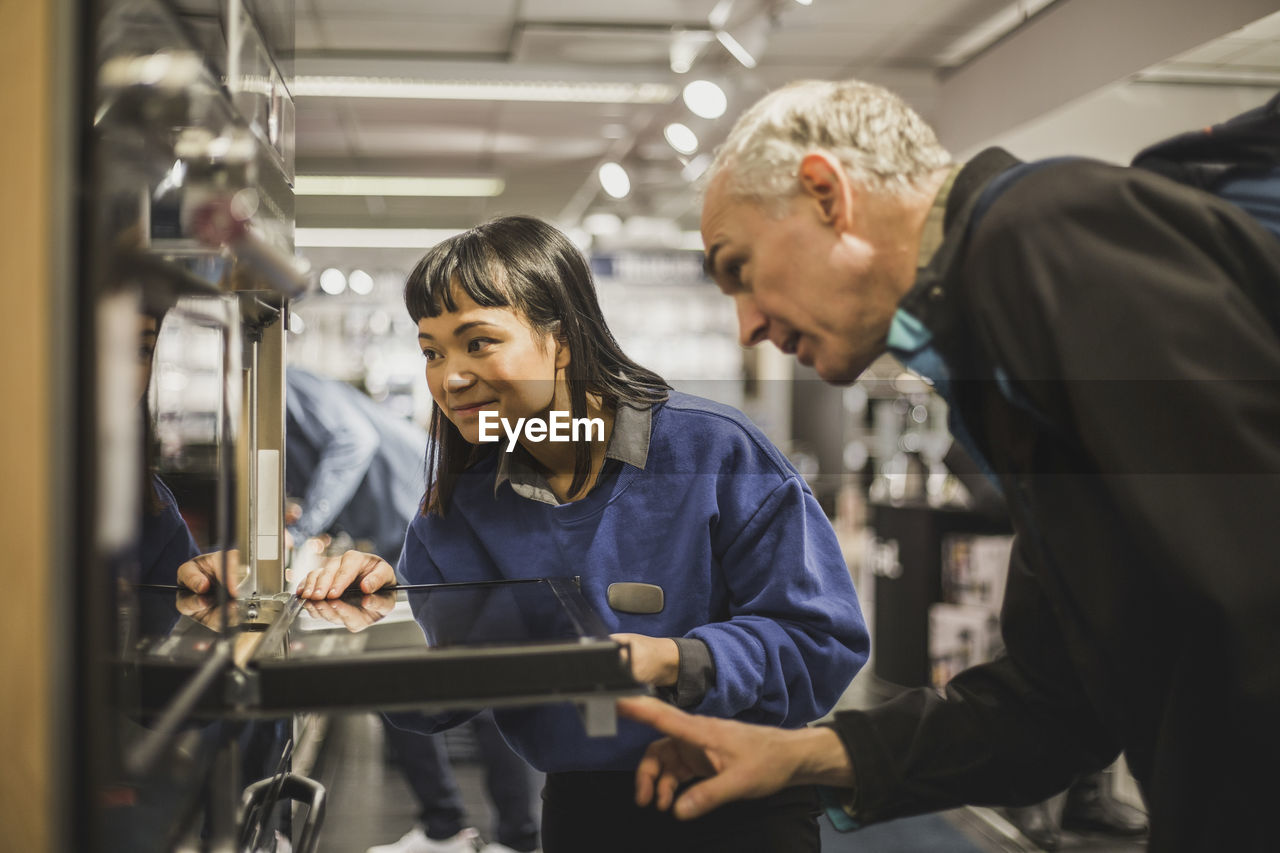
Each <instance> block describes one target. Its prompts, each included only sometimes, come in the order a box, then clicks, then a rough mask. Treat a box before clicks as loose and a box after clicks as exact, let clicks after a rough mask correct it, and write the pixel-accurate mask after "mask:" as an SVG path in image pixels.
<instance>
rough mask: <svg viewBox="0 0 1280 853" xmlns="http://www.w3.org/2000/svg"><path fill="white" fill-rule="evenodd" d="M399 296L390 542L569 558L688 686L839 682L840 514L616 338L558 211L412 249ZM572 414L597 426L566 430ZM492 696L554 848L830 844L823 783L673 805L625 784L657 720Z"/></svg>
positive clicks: (752, 697)
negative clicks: (409, 436)
mask: <svg viewBox="0 0 1280 853" xmlns="http://www.w3.org/2000/svg"><path fill="white" fill-rule="evenodd" d="M405 305H406V307H407V308H408V309H409V313H410V315H411V316H412V317H413V319H414V321H415V323H416V324H417V328H418V342H419V345H420V346H421V347H422V351H423V356H424V360H425V367H426V370H425V373H426V379H427V385H428V387H429V388H430V390H431V395H432V398H433V400H434V402H435V408H434V412H433V415H432V425H433V432H432V436H433V439H434V441H435V451H436V454H437V455H436V456H434V457H433V458H432V460H431V464H430V474H429V479H428V481H427V493H426V497H425V499H424V501H423V510H422V512H421V513H420V514H419V515H418V516H417V517H416V518H414V520H413V523H412V525H411V527H410V530H409V534H408V536H407V537H406V540H405V550H404V553H403V554H402V555H401V557H400V563H399V567H398V573H399V575H400V576H401V577H403V579H404V580H406V581H409V582H415V583H416V582H441V581H500V580H520V579H530V578H539V577H570V576H578V577H579V578H580V583H581V589H582V593H583V596H584V597H585V598H586V599H587V601H588V602H589V603H590V604H591V605H592V606H593V607H594V608H595V610H596V612H597V613H599V614H600V617H601V619H602V620H603V621H604V622H605V624H606V626H607V627H608V629H609V630H610V631H612V632H614V633H613V636H614V637H615V639H617V640H619V641H620V642H622V643H625V644H626V645H627V647H628V649H629V660H630V663H631V668H632V673H633V675H634V677H635V678H636V680H638V681H641V682H644V683H647V684H651V685H653V686H654V687H656V688H658V690H659V692H660V693H662V694H664V695H665V696H667V697H668V698H669V699H670V700H671V701H673V702H674V703H676V704H679V705H681V706H683V707H687V708H691V709H696V710H698V711H700V712H703V713H708V714H714V715H717V716H722V717H736V718H740V719H745V720H752V721H755V722H762V723H768V724H770V725H775V726H783V727H786V728H794V727H796V726H802V725H804V724H806V723H808V722H810V721H812V720H814V719H816V718H818V717H819V716H821V715H822V714H824V713H826V712H827V711H828V710H829V709H830V708H831V707H832V706H833V705H834V704H835V702H836V700H837V699H838V698H839V697H840V695H841V694H842V693H843V691H844V689H845V687H846V686H847V685H848V684H849V682H850V681H851V680H852V678H853V676H854V674H855V673H856V672H857V671H858V669H859V668H860V667H861V666H862V664H863V663H864V662H865V661H866V655H867V647H868V638H867V632H866V626H865V625H864V623H863V621H862V614H861V611H860V610H859V608H858V605H857V601H856V598H855V594H854V589H853V583H852V580H851V578H850V576H849V570H848V567H847V566H846V564H845V561H844V556H843V554H842V553H841V551H840V546H839V543H838V542H837V541H836V537H835V532H834V531H833V530H832V529H831V524H830V522H829V521H828V520H827V518H826V516H825V515H824V514H823V512H822V509H821V507H819V505H818V503H817V501H816V499H815V498H814V496H813V493H812V492H811V491H810V489H809V487H808V485H807V484H806V483H805V481H804V479H803V478H801V477H800V475H799V474H798V473H797V472H796V471H795V469H794V468H793V467H792V466H791V465H790V463H789V462H788V461H787V460H786V458H785V457H784V456H783V455H782V454H781V453H780V452H779V451H778V450H777V448H775V447H774V446H773V445H772V444H770V443H769V441H768V440H767V439H766V438H765V437H764V435H763V434H762V433H761V432H760V431H759V430H758V429H757V428H756V427H755V426H754V425H753V424H752V423H751V422H750V421H749V420H748V419H747V418H746V417H745V416H744V415H743V414H742V413H740V412H738V411H736V410H734V409H731V408H729V407H727V406H722V405H719V404H717V403H713V402H711V401H709V400H704V399H701V398H698V397H694V396H691V395H688V394H681V393H678V392H675V391H671V390H670V389H669V388H668V386H667V385H666V383H665V382H664V381H663V380H662V379H661V377H659V376H657V375H656V374H654V373H652V372H651V371H648V370H646V369H645V368H643V367H641V366H640V365H638V364H636V363H635V362H633V361H632V360H631V359H629V358H628V357H627V356H626V354H625V353H623V352H622V350H621V349H620V348H619V347H618V345H617V343H616V341H615V340H614V338H613V335H612V334H611V333H610V331H609V328H608V326H607V324H606V323H605V321H604V317H603V315H602V313H601V310H600V306H599V303H598V301H597V298H596V292H595V287H594V284H593V282H592V279H591V272H590V268H589V267H588V265H587V262H586V259H585V258H584V257H583V256H582V254H581V253H580V252H579V251H578V249H577V248H576V247H575V246H574V245H573V243H572V242H570V241H569V239H568V238H567V237H566V236H565V235H564V234H563V233H561V232H560V231H558V230H557V229H555V228H554V227H552V226H551V225H549V224H547V223H545V222H542V221H540V220H538V219H534V218H532V217H524V216H510V217H504V218H501V219H496V220H493V221H491V222H488V223H485V224H484V225H480V226H477V227H476V228H473V229H471V230H469V231H467V232H465V233H463V234H461V235H458V236H456V237H453V238H451V239H449V240H446V241H444V242H443V243H440V244H439V245H438V246H436V247H435V248H433V249H432V250H431V251H430V252H428V253H427V255H426V256H425V257H424V258H423V259H422V260H421V261H420V262H419V264H418V266H417V267H416V268H415V269H414V271H413V272H412V273H410V275H409V278H408V280H407V282H406V284H405ZM495 415H496V416H497V417H496V418H494V423H495V425H496V424H497V422H498V420H499V419H503V420H505V422H506V424H507V425H508V428H511V427H512V426H513V425H515V424H516V423H517V422H523V423H538V422H541V423H542V424H543V425H544V426H546V427H551V426H552V425H554V424H555V423H556V422H557V417H558V418H559V422H560V423H561V425H562V426H563V427H564V431H563V433H562V435H561V439H562V440H554V439H550V438H549V440H546V441H540V440H538V439H537V438H535V437H533V436H534V431H533V430H531V429H527V430H525V431H523V432H521V433H520V436H521V438H520V439H519V440H518V441H513V440H510V439H508V440H507V441H503V442H501V443H498V442H492V443H490V442H485V441H484V440H483V437H482V431H483V429H484V428H483V427H482V422H483V421H484V420H486V419H488V418H491V417H493V416H495ZM521 419H523V420H521ZM575 419H576V420H577V422H578V424H579V426H581V425H582V424H583V423H586V424H588V426H586V427H584V428H581V429H578V430H574V431H571V430H570V429H569V423H570V422H571V421H573V420H575ZM593 422H594V424H596V425H597V426H590V424H592V423H593ZM575 432H576V434H575ZM544 437H548V436H547V435H546V434H545V433H544ZM394 580H395V573H393V571H392V569H391V566H390V565H388V564H387V563H385V562H382V561H380V560H370V559H369V556H368V555H366V554H361V553H359V552H355V551H353V552H350V553H348V554H346V555H344V556H343V558H342V561H341V563H340V565H338V566H337V567H334V568H332V569H331V570H326V571H324V572H321V573H313V574H312V575H310V576H309V577H308V580H307V582H306V583H305V584H304V585H303V586H302V587H301V588H300V589H299V594H300V595H302V596H303V597H304V598H308V599H313V600H320V599H328V598H336V597H337V596H339V595H341V594H342V593H343V591H344V590H346V589H347V587H348V586H349V585H351V584H353V583H359V584H360V588H361V589H363V590H364V591H365V592H366V593H368V592H372V591H374V590H376V589H378V588H381V587H382V586H384V585H387V584H390V583H392V582H394ZM494 716H495V717H496V718H497V720H498V725H499V727H500V728H501V729H502V732H503V734H504V735H505V736H506V737H507V739H508V740H509V741H510V742H511V744H512V746H513V747H515V748H516V749H517V750H518V751H519V752H520V753H521V754H522V755H524V756H525V757H526V758H527V759H528V760H529V762H530V763H531V764H533V765H534V766H535V767H537V768H538V769H540V770H543V771H544V772H546V773H547V781H546V786H545V788H544V790H543V846H544V849H545V850H546V851H547V853H598V851H605V850H607V851H610V853H654V851H667V853H685V852H686V851H687V853H695V851H696V853H712V852H713V851H721V852H722V853H788V851H814V850H817V849H818V846H819V844H820V841H819V836H818V826H817V820H816V811H817V810H816V805H817V804H816V801H815V799H814V797H813V795H812V792H805V791H791V792H782V793H780V794H775V795H772V796H768V797H765V798H762V799H760V800H757V801H754V802H750V803H742V804H738V805H737V807H735V808H730V809H726V810H725V811H724V812H722V813H720V814H716V815H711V816H709V817H707V818H706V819H704V820H701V821H695V822H693V823H690V824H681V823H679V822H677V821H675V820H672V819H671V818H670V816H669V815H666V814H663V813H661V812H657V811H655V810H653V809H644V808H638V807H637V806H636V804H635V802H634V799H633V796H632V786H633V783H632V772H633V769H634V767H635V765H636V762H637V761H638V760H639V758H640V756H641V754H642V753H643V752H644V749H645V747H646V746H647V744H648V743H649V741H650V740H651V739H652V738H653V737H654V735H653V733H652V732H651V731H649V730H647V729H645V728H643V727H640V726H635V725H633V724H630V723H628V722H625V721H624V722H623V723H622V724H621V725H620V726H619V729H618V733H617V735H616V736H613V737H598V738H590V737H587V735H586V733H585V732H584V730H583V726H582V721H581V719H580V718H579V717H578V714H577V712H576V711H575V710H574V709H573V708H572V707H570V706H568V705H567V704H565V703H560V704H551V705H541V706H535V707H531V708H510V709H501V710H498V711H495V713H494ZM452 722H454V718H450V719H445V720H440V721H439V723H440V725H442V726H444V725H448V724H450V723H452Z"/></svg>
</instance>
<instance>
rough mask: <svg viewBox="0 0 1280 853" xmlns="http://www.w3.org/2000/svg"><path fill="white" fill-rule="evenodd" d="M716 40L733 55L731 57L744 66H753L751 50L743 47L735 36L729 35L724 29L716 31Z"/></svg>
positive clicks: (754, 61) (754, 64)
mask: <svg viewBox="0 0 1280 853" xmlns="http://www.w3.org/2000/svg"><path fill="white" fill-rule="evenodd" d="M716 40H717V41H719V42H720V43H721V44H722V45H724V49H725V50H727V51H729V53H730V54H732V55H733V58H734V59H736V60H738V61H739V62H741V63H742V67H744V68H755V67H756V59H755V57H754V56H752V55H751V52H750V51H748V50H747V49H746V48H745V47H743V46H742V45H741V44H740V43H739V42H738V40H737V39H736V38H734V37H733V36H731V35H729V33H728V32H727V31H725V30H719V31H717V32H716Z"/></svg>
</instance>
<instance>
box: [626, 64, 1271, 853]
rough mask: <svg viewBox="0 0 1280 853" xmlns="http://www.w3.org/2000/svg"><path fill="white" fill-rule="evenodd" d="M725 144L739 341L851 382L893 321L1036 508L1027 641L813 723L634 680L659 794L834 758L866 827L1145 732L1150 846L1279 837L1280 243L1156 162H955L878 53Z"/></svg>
mask: <svg viewBox="0 0 1280 853" xmlns="http://www.w3.org/2000/svg"><path fill="white" fill-rule="evenodd" d="M708 174H709V178H708V184H707V192H706V197H705V200H704V205H703V211H702V235H703V240H704V243H705V245H706V266H707V269H708V270H709V272H710V274H711V275H712V277H713V278H714V279H715V281H716V283H717V285H718V286H719V287H720V288H721V290H722V291H723V292H724V293H725V294H726V295H728V296H729V297H730V298H731V299H733V300H734V303H735V305H736V307H737V312H738V323H739V328H740V334H741V339H742V342H743V344H745V345H748V346H750V345H754V344H757V343H760V342H762V341H766V340H768V341H771V342H773V343H774V344H775V345H776V346H778V347H779V348H780V349H781V350H783V351H784V352H786V353H792V354H794V355H795V356H796V357H797V359H798V360H799V361H800V362H801V363H803V364H806V365H812V366H813V367H814V368H816V370H817V372H818V374H819V375H820V376H821V377H822V378H823V379H825V380H827V381H829V382H833V383H848V382H852V381H853V380H855V379H856V378H857V377H858V375H859V374H860V373H861V372H862V371H863V370H864V369H865V368H866V367H867V366H868V365H870V364H871V362H872V361H873V360H874V359H875V358H877V357H878V356H880V355H881V354H882V353H884V352H886V351H888V352H890V353H892V354H893V355H894V356H896V357H897V358H898V359H899V361H901V362H902V363H903V364H905V365H906V366H907V367H908V368H910V369H912V370H914V371H916V372H917V373H919V374H921V375H923V376H925V377H926V378H928V379H929V380H930V381H931V382H932V383H933V385H934V388H935V389H936V390H938V391H939V393H941V394H942V395H943V396H944V397H945V398H946V399H947V402H948V408H949V412H950V417H951V432H952V435H953V436H955V437H956V439H957V440H959V441H960V442H961V443H963V444H964V445H965V446H966V448H967V449H968V450H969V452H970V453H971V454H972V455H973V456H974V457H975V458H976V459H977V460H978V461H979V462H980V464H981V465H982V467H983V469H984V470H985V471H986V472H988V473H989V474H990V476H991V477H992V478H993V480H994V481H995V482H996V483H997V484H998V485H999V487H1000V488H1001V490H1002V492H1003V494H1004V496H1005V498H1006V500H1007V501H1008V504H1009V509H1010V512H1011V514H1012V517H1013V523H1014V528H1015V532H1016V537H1015V543H1014V547H1013V554H1012V558H1011V562H1010V566H1009V575H1008V583H1007V587H1006V593H1005V597H1004V604H1003V609H1002V613H1001V625H1002V629H1003V634H1004V645H1005V648H1006V654H1005V655H1004V656H1003V657H1000V658H998V659H996V660H995V661H993V662H990V663H986V664H983V665H979V666H976V667H973V668H970V669H968V670H965V671H963V672H961V673H959V674H958V675H956V676H955V677H954V678H953V679H952V680H951V681H950V682H949V683H948V685H947V687H946V689H945V692H943V693H942V694H939V693H937V692H935V691H934V690H932V689H931V688H924V689H919V690H914V691H908V692H906V693H904V694H903V695H901V696H900V697H898V698H896V699H894V700H893V701H891V702H889V703H887V704H885V705H883V706H880V707H876V708H872V709H868V710H860V711H846V712H841V713H839V714H837V715H836V718H835V720H834V722H833V723H832V724H831V725H829V726H818V727H814V728H811V729H806V730H800V731H784V730H778V729H768V728H761V727H756V726H749V725H746V724H744V723H742V722H739V721H733V720H717V719H712V718H707V717H696V716H692V715H688V714H685V713H683V712H682V711H680V710H679V709H677V708H672V707H670V706H668V705H664V704H662V703H660V702H655V701H652V700H643V699H641V700H625V701H624V702H623V703H622V708H623V712H624V713H625V714H629V715H631V716H632V717H634V718H635V719H637V720H642V721H644V722H647V723H650V724H651V725H654V726H657V727H658V728H659V729H660V730H661V731H663V732H665V733H667V734H668V735H669V736H670V739H666V740H662V741H658V742H657V743H655V744H654V745H653V746H652V747H651V748H650V750H649V752H648V754H647V756H646V757H645V759H644V760H643V761H642V763H641V765H640V768H639V770H638V771H637V796H638V798H639V800H640V801H641V802H649V801H650V800H651V799H654V798H655V797H656V799H657V800H658V802H659V804H660V805H662V806H664V807H666V806H670V805H671V804H672V803H673V801H674V809H675V812H676V815H677V816H678V817H682V818H694V817H696V816H698V815H703V814H705V813H707V812H708V811H709V810H711V809H713V808H715V807H717V806H719V805H720V804H722V803H725V802H728V801H730V800H734V799H737V798H740V797H758V796H761V795H763V794H767V793H768V792H770V791H775V790H778V789H779V788H781V787H784V786H788V785H796V784H809V783H822V784H825V785H827V786H830V787H828V788H826V789H825V790H826V791H827V794H828V796H829V798H830V803H831V805H832V808H830V809H829V812H828V813H829V814H831V815H832V816H833V819H834V820H835V821H837V822H839V823H841V824H843V825H844V826H846V827H849V828H853V827H855V826H857V825H865V824H868V823H873V822H876V821H883V820H889V819H891V818H895V817H901V816H906V815H911V814H918V813H921V812H927V811H935V810H939V809H944V808H950V807H953V806H957V805H960V804H964V803H982V804H991V805H1000V804H1003V805H1023V804H1027V803H1033V802H1036V801H1038V800H1040V799H1042V798H1044V797H1045V796H1047V795H1049V794H1052V793H1054V792H1055V791H1060V790H1062V789H1063V788H1065V787H1067V786H1068V785H1069V784H1070V783H1071V781H1072V780H1073V779H1074V778H1075V777H1076V776H1077V775H1079V774H1081V773H1088V772H1091V771H1095V770H1098V769H1100V768H1103V767H1106V766H1107V765H1109V764H1111V762H1113V761H1114V760H1115V759H1116V758H1117V756H1118V755H1119V754H1120V753H1121V752H1123V753H1124V755H1125V757H1126V759H1127V762H1128V765H1129V768H1130V770H1131V771H1132V773H1133V775H1134V777H1135V778H1136V780H1137V782H1138V784H1139V787H1140V789H1141V791H1142V793H1143V796H1144V797H1145V800H1146V803H1147V805H1148V808H1149V820H1150V847H1151V849H1153V850H1188V851H1203V850H1228V849H1229V850H1251V851H1252V850H1270V849H1274V848H1275V832H1274V828H1273V827H1272V824H1271V819H1270V817H1271V815H1270V812H1271V809H1272V808H1273V807H1274V805H1273V804H1274V803H1275V802H1276V801H1277V799H1280V781H1277V779H1276V777H1275V775H1274V774H1267V773H1263V774H1259V773H1257V772H1256V771H1257V768H1259V767H1270V766H1274V765H1276V764H1277V763H1280V727H1278V726H1277V725H1276V720H1280V655H1277V653H1276V651H1277V649H1280V572H1277V571H1276V554H1277V553H1280V524H1277V523H1276V507H1280V393H1277V378H1280V337H1278V336H1277V333H1276V326H1275V319H1276V315H1275V304H1276V303H1275V301H1274V300H1275V293H1276V286H1277V285H1276V282H1277V281H1280V241H1277V240H1276V239H1275V237H1274V236H1273V235H1272V234H1271V233H1269V232H1268V231H1267V230H1265V229H1264V228H1263V227H1262V226H1261V224H1260V223H1259V222H1258V221H1257V220H1255V219H1253V218H1252V217H1251V216H1250V215H1249V214H1248V213H1246V212H1245V211H1244V210H1243V209H1241V208H1240V207H1237V206H1235V205H1234V204H1231V203H1229V202H1227V201H1224V200H1223V199H1220V198H1218V197H1216V196H1213V195H1210V194H1208V193H1205V192H1202V191H1199V190H1196V189H1193V188H1191V187H1189V186H1186V185H1183V184H1180V183H1177V182H1175V181H1172V180H1169V179H1167V178H1165V177H1162V176H1159V175H1156V174H1155V173H1153V172H1150V171H1147V170H1144V169H1138V168H1125V167H1120V166H1114V165H1109V164H1104V163H1101V162H1097V161H1090V160H1084V159H1060V160H1054V161H1046V162H1043V163H1038V164H1029V165H1027V166H1024V165H1023V164H1020V163H1019V161H1018V160H1017V159H1015V158H1014V157H1013V156H1011V155H1010V154H1008V153H1007V152H1005V151H1002V150H1000V149H988V150H986V151H983V152H981V153H979V154H978V155H977V156H975V157H974V159H973V160H971V161H969V162H968V163H966V164H964V165H963V166H955V165H953V164H952V163H951V160H950V157H949V156H948V155H947V153H946V152H945V151H944V150H943V149H942V148H941V147H940V146H939V144H938V142H937V139H936V137H935V135H934V133H933V131H932V130H931V129H930V128H929V127H928V125H926V124H925V123H924V121H922V120H921V119H920V117H919V116H918V115H916V114H915V113H914V112H913V111H912V110H910V109H909V108H908V107H907V106H906V105H905V104H904V103H903V102H902V101H901V100H900V99H899V98H897V97H896V96H894V95H892V94H891V93H889V92H887V91H885V90H883V89H881V88H879V87H876V86H872V85H870V84H866V83H862V82H859V81H847V82H828V81H806V82H801V83H796V84H793V85H790V86H787V87H784V88H782V89H779V90H777V91H775V92H773V93H771V94H769V95H767V96H766V97H765V98H763V99H762V100H761V101H760V102H758V103H757V104H756V105H755V106H753V107H752V108H750V109H749V110H748V111H747V112H746V113H745V114H744V115H743V116H742V117H741V119H739V121H738V123H737V124H736V126H735V127H734V129H733V130H732V131H731V132H730V135H729V137H728V139H727V140H726V142H725V144H724V146H723V147H722V148H721V150H720V152H719V153H718V156H717V159H716V161H715V163H714V164H713V165H712V167H711V168H710V169H709V172H708ZM694 779H699V780H700V781H697V782H695V783H694V784H692V785H691V786H689V787H687V788H686V789H684V790H682V791H681V792H680V794H679V796H678V797H677V796H675V793H676V787H677V786H678V785H680V784H682V783H687V782H690V781H693V780H694Z"/></svg>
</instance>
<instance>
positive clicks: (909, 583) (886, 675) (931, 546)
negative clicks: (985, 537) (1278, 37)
mask: <svg viewBox="0 0 1280 853" xmlns="http://www.w3.org/2000/svg"><path fill="white" fill-rule="evenodd" d="M869 509H870V516H869V522H870V526H871V528H872V530H873V532H874V535H875V537H876V539H877V540H878V542H879V543H880V545H881V551H882V552H883V551H884V550H885V548H886V547H892V545H893V544H894V543H896V545H897V553H898V560H897V565H896V566H892V567H883V568H881V567H877V570H876V578H875V620H874V626H873V630H874V633H875V636H874V637H873V638H872V641H873V643H874V645H873V648H874V649H875V654H874V656H873V658H872V660H873V666H872V671H873V672H874V673H875V676H876V677H877V678H878V679H880V680H881V681H882V682H885V683H886V685H887V686H889V687H904V688H905V687H920V686H922V685H927V684H929V683H930V682H929V606H930V605H932V604H935V603H936V602H939V601H941V600H942V540H943V538H944V537H946V536H948V535H950V534H953V533H975V534H992V535H999V534H1008V533H1011V532H1012V529H1011V528H1010V526H1009V522H1008V520H1007V519H1006V518H1003V517H1000V516H993V515H989V514H981V513H975V512H968V511H965V510H954V509H938V508H935V507H931V506H928V505H926V504H903V505H896V506H895V505H890V504H871V506H870V508H869Z"/></svg>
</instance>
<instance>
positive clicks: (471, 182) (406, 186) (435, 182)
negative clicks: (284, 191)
mask: <svg viewBox="0 0 1280 853" xmlns="http://www.w3.org/2000/svg"><path fill="white" fill-rule="evenodd" d="M505 188H506V185H505V184H504V183H503V181H502V179H501V178H419V177H394V176H386V175H377V176H374V175H299V176H298V177H297V179H296V182H295V183H294V187H293V191H294V194H295V195H386V196H477V197H483V198H489V197H492V196H497V195H502V191H503V189H505Z"/></svg>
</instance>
